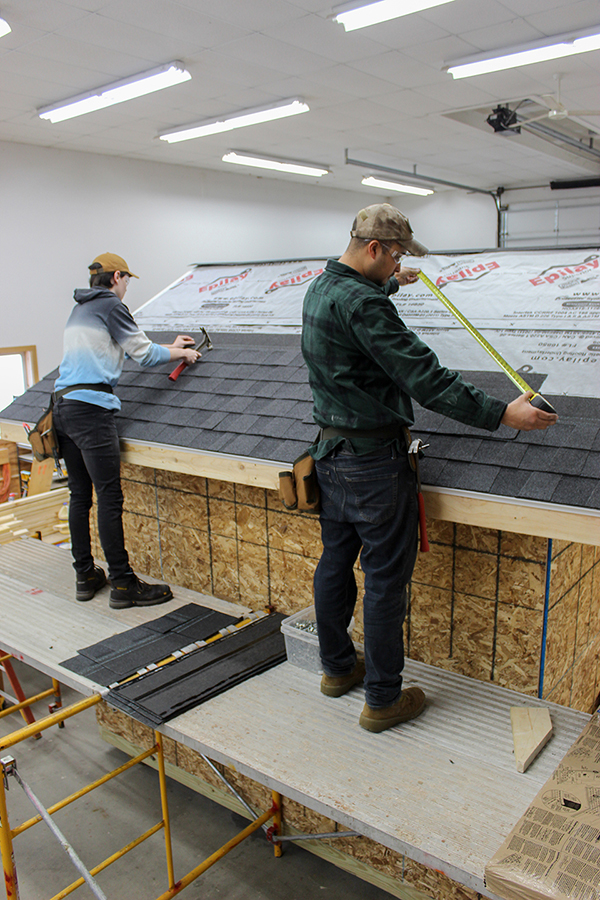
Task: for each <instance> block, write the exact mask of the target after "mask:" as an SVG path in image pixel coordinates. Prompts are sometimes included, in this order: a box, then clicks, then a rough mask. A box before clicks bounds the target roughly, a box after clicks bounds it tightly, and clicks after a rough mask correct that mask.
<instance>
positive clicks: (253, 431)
mask: <svg viewBox="0 0 600 900" xmlns="http://www.w3.org/2000/svg"><path fill="white" fill-rule="evenodd" d="M151 337H152V338H153V339H154V340H156V341H158V342H160V343H167V342H168V341H170V340H172V335H171V334H168V335H167V334H156V333H154V334H151ZM211 338H212V342H213V347H214V349H213V350H211V351H209V352H206V351H205V352H204V356H203V358H202V360H201V362H200V363H198V364H197V365H195V366H191V367H189V368H187V369H185V370H184V371H183V373H182V374H181V376H180V377H179V379H178V380H177V381H176V382H175V383H173V382H171V381H169V379H168V378H167V375H168V373H169V372H170V371H171V368H174V365H173V366H171V367H169V366H164V367H161V368H160V369H158V370H157V369H151V370H148V369H146V370H144V369H141V368H140V367H139V366H138V365H137V364H135V363H133V362H131V361H129V360H128V361H126V363H125V368H124V371H123V374H122V376H121V380H120V382H119V385H118V387H117V390H116V393H117V394H118V396H119V397H120V398H121V402H122V409H121V412H120V413H119V414H118V417H117V421H118V428H119V433H120V435H121V436H122V437H124V438H130V439H131V440H143V441H148V442H150V443H158V444H170V445H173V446H179V447H186V448H190V449H194V450H205V451H207V452H213V453H227V454H233V455H237V456H245V457H250V458H253V459H257V460H265V461H267V462H274V463H284V464H285V465H288V464H289V463H291V461H292V460H293V459H294V458H295V457H296V456H299V455H300V453H302V452H303V451H304V450H305V449H306V447H307V446H308V445H309V444H310V443H311V442H312V441H313V440H314V438H315V436H316V433H317V428H316V426H315V424H314V423H313V421H312V414H311V410H312V405H311V393H310V388H309V386H308V382H307V375H306V369H305V367H304V363H303V360H302V355H301V353H300V336H299V335H297V334H293V335H291V334H236V333H227V334H212V335H211ZM463 375H464V377H465V378H466V379H467V380H468V381H470V382H471V383H473V384H476V385H477V386H478V387H481V388H483V389H484V390H486V391H487V392H488V393H490V394H493V395H494V396H496V397H500V398H502V399H505V400H507V401H508V400H511V399H513V398H514V397H515V396H516V389H515V388H514V387H513V386H512V385H511V383H510V382H509V381H508V379H507V378H506V376H505V375H504V374H503V373H502V372H500V371H498V372H463ZM55 377H56V371H54V372H51V373H50V374H49V375H47V376H46V377H45V378H44V379H43V380H42V381H41V382H39V383H38V384H36V385H35V386H34V387H32V388H30V389H29V390H28V391H26V392H25V393H24V394H23V395H22V396H20V397H18V398H17V399H16V400H15V401H14V402H13V403H11V404H10V405H9V406H8V407H7V408H6V409H5V410H3V411H2V412H0V418H2V419H8V420H11V421H18V422H22V421H28V422H31V421H35V420H36V419H37V418H39V416H40V415H41V413H42V412H43V411H44V409H45V408H46V406H47V403H48V395H49V393H50V391H51V390H52V388H53V384H54V379H55ZM527 379H528V382H529V384H531V386H532V388H534V389H536V390H537V389H539V388H541V387H542V385H543V382H544V379H545V376H544V375H543V374H535V373H528V375H527ZM545 396H546V397H547V399H548V400H549V401H550V402H551V403H552V404H553V406H554V407H555V408H556V410H557V412H558V413H559V416H560V420H559V422H558V424H557V425H555V426H554V427H552V428H549V429H548V430H546V431H534V432H518V433H517V432H514V431H512V429H509V428H505V427H503V426H502V427H500V428H499V429H498V431H496V432H494V433H493V434H490V433H489V432H485V431H481V430H479V429H475V428H470V427H468V426H466V425H462V424H461V423H459V422H455V421H453V420H452V419H448V418H445V417H444V416H441V415H438V414H437V413H433V412H431V411H430V410H426V409H422V408H421V407H419V406H418V405H417V404H415V417H416V420H415V426H414V428H413V429H412V430H413V434H414V436H417V437H420V438H421V439H422V440H423V441H424V442H425V443H429V444H430V447H429V449H428V450H427V451H426V457H425V459H424V460H423V461H422V470H421V474H422V480H423V483H424V484H429V485H438V486H440V487H448V488H458V489H461V490H467V491H478V492H482V493H490V494H497V495H501V496H506V497H518V498H521V499H524V500H533V501H545V502H550V503H560V504H565V505H568V506H581V507H585V508H591V509H598V508H600V400H599V399H594V398H586V397H564V396H556V397H555V396H551V395H547V394H545Z"/></svg>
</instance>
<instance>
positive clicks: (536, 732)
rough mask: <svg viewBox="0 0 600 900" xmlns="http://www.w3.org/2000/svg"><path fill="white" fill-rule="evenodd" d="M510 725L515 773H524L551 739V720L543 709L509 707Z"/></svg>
mask: <svg viewBox="0 0 600 900" xmlns="http://www.w3.org/2000/svg"><path fill="white" fill-rule="evenodd" d="M510 723H511V725H512V733H513V742H514V745H515V762H516V764H517V772H525V771H526V769H527V767H528V766H529V764H530V763H532V762H533V760H534V759H535V758H536V756H537V755H538V753H539V752H540V750H542V748H543V747H545V746H546V744H547V743H548V741H549V740H550V738H551V737H552V720H551V719H550V713H549V712H548V710H547V709H546V708H545V707H535V706H511V708H510Z"/></svg>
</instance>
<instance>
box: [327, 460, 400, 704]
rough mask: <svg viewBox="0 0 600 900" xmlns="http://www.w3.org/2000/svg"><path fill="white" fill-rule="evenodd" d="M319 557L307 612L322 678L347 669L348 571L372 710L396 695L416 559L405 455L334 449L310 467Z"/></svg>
mask: <svg viewBox="0 0 600 900" xmlns="http://www.w3.org/2000/svg"><path fill="white" fill-rule="evenodd" d="M316 469H317V478H318V480H319V487H320V489H321V517H320V518H321V535H322V539H323V554H322V556H321V559H320V561H319V565H318V566H317V570H316V573H315V579H314V585H315V611H316V615H317V629H318V632H319V644H320V650H321V661H322V663H323V669H324V671H325V672H326V674H327V675H332V676H339V675H346V674H347V673H348V672H351V671H352V669H353V667H354V665H355V663H356V652H355V650H354V646H353V644H352V641H351V640H350V638H349V637H348V632H347V630H346V629H347V627H348V625H349V623H350V619H351V618H352V613H353V611H354V605H355V603H356V599H357V587H356V580H355V577H354V571H353V566H354V563H355V562H356V558H357V556H358V554H359V552H360V550H361V547H362V553H361V557H360V564H361V568H362V570H363V572H364V574H365V594H364V600H363V614H364V630H365V665H366V670H367V674H366V676H365V695H366V700H367V703H368V704H369V706H370V707H371V708H372V709H376V708H380V707H385V706H391V705H392V704H393V703H395V702H396V700H397V699H398V697H399V695H400V692H401V690H402V669H403V668H404V642H403V635H402V625H403V623H404V617H405V615H406V602H407V592H406V587H407V584H408V582H409V581H410V578H411V575H412V571H413V568H414V565H415V560H416V556H417V523H418V504H417V487H416V481H415V475H414V472H413V471H412V469H411V468H410V464H409V462H408V457H407V454H406V452H405V451H404V452H402V453H400V454H398V453H397V452H396V450H395V448H394V447H386V448H385V449H384V450H381V451H378V452H376V453H370V454H368V455H366V456H355V455H354V454H353V453H351V452H349V451H346V450H335V451H334V452H333V453H332V454H330V455H329V456H326V457H325V458H324V459H320V460H318V462H317V464H316Z"/></svg>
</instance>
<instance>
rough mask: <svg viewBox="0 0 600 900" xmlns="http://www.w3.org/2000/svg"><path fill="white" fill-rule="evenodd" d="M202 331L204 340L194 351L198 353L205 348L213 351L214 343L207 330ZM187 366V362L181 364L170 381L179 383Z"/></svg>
mask: <svg viewBox="0 0 600 900" xmlns="http://www.w3.org/2000/svg"><path fill="white" fill-rule="evenodd" d="M200 331H201V332H202V340H201V341H200V343H199V344H196V346H195V347H194V350H196V351H197V352H198V353H199V352H200V350H202V348H203V347H206V349H207V350H212V346H213V345H212V341H211V339H210V337H209V336H208V332H207V330H206V328H201V329H200ZM186 366H187V363H186V362H185V360H183V361H182V362H180V363H179V365H178V366H177V368H176V369H173V371H172V372H171V374H170V375H169V381H177V379H178V378H179V376H180V375H181V373H182V372H183V370H184V369H185V367H186Z"/></svg>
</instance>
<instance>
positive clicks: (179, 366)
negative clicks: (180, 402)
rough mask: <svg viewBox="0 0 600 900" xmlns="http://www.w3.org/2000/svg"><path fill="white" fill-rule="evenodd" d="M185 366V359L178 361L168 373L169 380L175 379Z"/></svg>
mask: <svg viewBox="0 0 600 900" xmlns="http://www.w3.org/2000/svg"><path fill="white" fill-rule="evenodd" d="M186 366H187V363H186V362H185V360H184V361H183V362H180V363H179V365H178V366H177V368H176V369H173V371H172V372H171V374H170V375H169V381H177V379H178V378H179V376H180V375H181V373H182V372H183V370H184V369H185V367H186Z"/></svg>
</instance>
